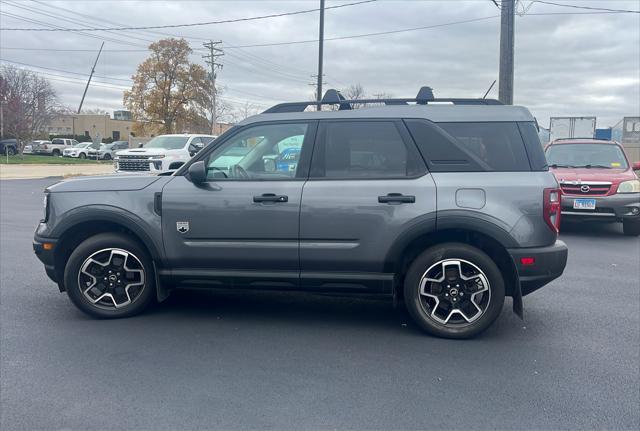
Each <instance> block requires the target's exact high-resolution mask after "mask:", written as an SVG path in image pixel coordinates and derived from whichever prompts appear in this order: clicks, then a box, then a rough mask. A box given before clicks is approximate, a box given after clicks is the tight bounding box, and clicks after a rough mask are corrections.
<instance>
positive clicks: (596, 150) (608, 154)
mask: <svg viewBox="0 0 640 431" xmlns="http://www.w3.org/2000/svg"><path fill="white" fill-rule="evenodd" d="M546 155H547V161H548V163H549V166H551V167H556V168H609V169H627V168H628V167H629V165H628V164H627V159H626V157H625V156H624V153H623V152H622V150H621V149H620V147H618V146H617V145H613V144H578V143H576V144H556V145H551V146H549V147H548V148H547V152H546Z"/></svg>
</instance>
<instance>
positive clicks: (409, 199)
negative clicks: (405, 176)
mask: <svg viewBox="0 0 640 431" xmlns="http://www.w3.org/2000/svg"><path fill="white" fill-rule="evenodd" d="M415 201H416V197H415V196H411V195H403V194H402V193H389V194H387V195H386V196H378V202H380V203H381V204H412V203H415Z"/></svg>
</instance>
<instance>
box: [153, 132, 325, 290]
mask: <svg viewBox="0 0 640 431" xmlns="http://www.w3.org/2000/svg"><path fill="white" fill-rule="evenodd" d="M314 132H315V124H313V123H309V122H288V123H275V124H274V123H270V124H258V125H254V126H247V127H245V128H244V129H241V130H239V131H238V132H237V133H236V134H234V135H232V136H230V137H228V138H227V139H225V141H224V142H222V143H220V144H219V145H216V146H215V148H212V149H211V150H208V154H203V157H202V158H200V160H204V161H205V166H207V177H208V180H207V182H206V183H204V184H203V185H200V186H196V185H194V184H193V183H191V182H190V181H189V180H188V178H187V177H185V176H177V177H175V178H173V179H172V180H171V181H170V182H169V183H168V184H167V185H166V186H165V187H164V189H163V192H162V225H163V226H162V227H163V235H164V238H163V240H164V246H165V253H166V256H167V259H168V264H169V266H170V267H171V268H172V274H173V276H174V277H176V278H177V279H178V280H183V281H199V282H202V281H206V282H209V283H212V282H213V283H216V282H217V283H220V284H224V285H226V286H236V285H238V286H240V285H242V286H247V287H256V286H262V287H279V288H282V287H285V288H286V287H296V286H297V285H298V278H299V269H300V268H299V258H298V229H299V211H300V201H301V197H302V186H303V184H304V181H305V179H306V177H307V174H308V163H307V164H306V167H305V164H304V163H282V162H281V159H282V158H283V156H285V155H287V154H288V153H289V152H290V151H291V148H297V149H298V150H299V151H300V152H301V154H302V156H301V159H300V160H304V158H305V157H308V156H306V153H307V152H310V151H311V146H312V144H313V137H314V134H315V133H314Z"/></svg>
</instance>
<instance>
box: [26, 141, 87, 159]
mask: <svg viewBox="0 0 640 431" xmlns="http://www.w3.org/2000/svg"><path fill="white" fill-rule="evenodd" d="M34 142H39V145H37V146H35V145H32V148H31V151H32V152H33V153H34V154H45V155H50V156H54V157H58V156H61V155H62V152H63V151H64V150H65V149H67V148H73V147H75V146H76V145H78V144H79V142H78V141H76V140H75V139H65V138H53V139H52V140H51V141H34Z"/></svg>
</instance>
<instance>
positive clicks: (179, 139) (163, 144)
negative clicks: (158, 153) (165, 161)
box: [144, 136, 189, 150]
mask: <svg viewBox="0 0 640 431" xmlns="http://www.w3.org/2000/svg"><path fill="white" fill-rule="evenodd" d="M188 140H189V138H188V137H187V136H157V137H155V138H153V139H152V140H150V141H149V142H147V144H146V145H145V146H144V147H145V148H164V149H167V150H178V149H180V148H182V147H184V146H185V145H186V143H187V141H188Z"/></svg>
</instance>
